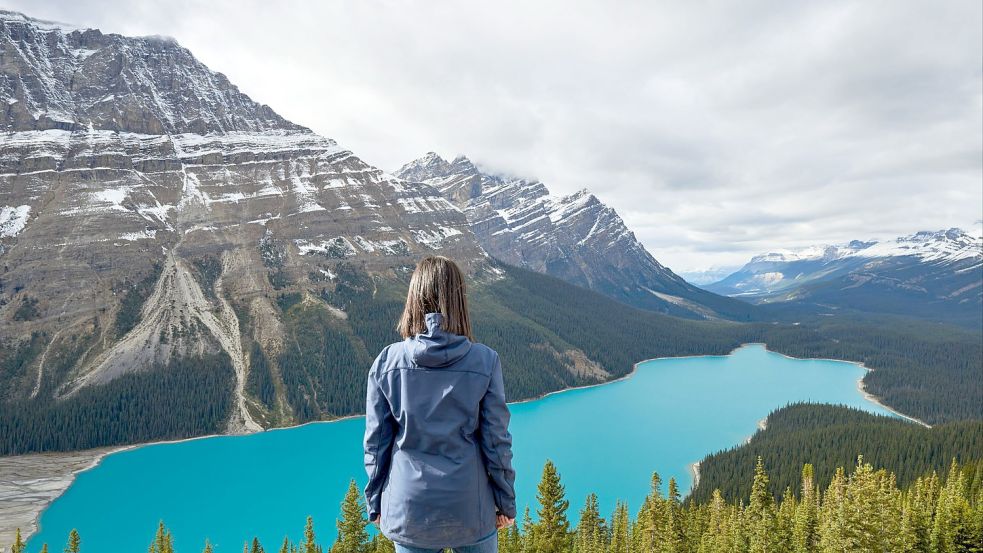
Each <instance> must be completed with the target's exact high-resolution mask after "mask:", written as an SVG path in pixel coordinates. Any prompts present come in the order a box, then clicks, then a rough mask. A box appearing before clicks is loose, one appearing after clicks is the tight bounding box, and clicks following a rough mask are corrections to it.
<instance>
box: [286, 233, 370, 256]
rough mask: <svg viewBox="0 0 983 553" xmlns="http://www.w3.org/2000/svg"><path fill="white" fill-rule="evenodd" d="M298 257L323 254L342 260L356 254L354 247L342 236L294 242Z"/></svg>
mask: <svg viewBox="0 0 983 553" xmlns="http://www.w3.org/2000/svg"><path fill="white" fill-rule="evenodd" d="M294 244H296V245H297V249H299V250H300V255H310V254H323V255H326V256H328V257H336V258H344V257H353V256H355V255H356V254H357V253H358V252H356V251H355V246H352V243H351V242H349V241H348V239H347V238H345V237H344V236H338V237H335V238H332V239H330V240H302V239H301V240H294Z"/></svg>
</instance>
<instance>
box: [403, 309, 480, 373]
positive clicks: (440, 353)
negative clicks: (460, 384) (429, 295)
mask: <svg viewBox="0 0 983 553" xmlns="http://www.w3.org/2000/svg"><path fill="white" fill-rule="evenodd" d="M425 319H426V323H427V331H426V332H423V333H421V334H417V335H416V336H414V337H412V338H409V340H410V341H411V342H413V345H412V350H411V351H412V352H413V353H412V355H413V362H414V363H416V364H417V365H418V366H421V367H446V366H448V365H452V364H454V363H455V362H457V360H459V359H460V358H462V357H464V356H465V355H467V353H468V351H470V350H471V340H468V337H467V336H461V335H459V334H451V333H449V332H447V331H446V330H444V328H443V324H444V315H443V314H442V313H427V314H426V316H425Z"/></svg>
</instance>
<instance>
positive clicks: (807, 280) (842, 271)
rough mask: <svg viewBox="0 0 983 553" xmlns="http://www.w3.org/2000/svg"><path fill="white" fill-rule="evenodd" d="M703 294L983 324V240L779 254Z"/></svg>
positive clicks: (925, 239)
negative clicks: (981, 314)
mask: <svg viewBox="0 0 983 553" xmlns="http://www.w3.org/2000/svg"><path fill="white" fill-rule="evenodd" d="M705 288H706V289H708V290H712V291H714V292H717V293H720V294H727V295H731V296H736V297H741V298H746V299H748V300H750V301H754V302H756V303H759V304H760V303H772V304H780V303H789V302H799V303H812V304H816V305H824V306H832V307H844V308H857V309H860V310H870V311H878V312H885V313H896V314H910V315H913V316H916V317H922V318H929V319H933V320H943V321H948V320H952V321H957V322H958V323H959V324H964V325H967V324H968V325H970V326H978V325H979V322H980V313H981V309H983V235H981V234H979V233H970V232H966V231H964V230H962V229H959V228H949V229H942V230H938V231H918V232H915V233H913V234H909V235H906V236H900V237H898V238H895V239H893V240H884V241H877V240H866V241H862V240H853V241H850V242H848V243H845V244H838V245H819V246H809V247H807V248H802V249H798V250H778V251H773V252H769V253H765V254H759V255H756V256H753V257H752V258H751V260H750V261H749V262H748V263H747V264H745V265H744V266H743V267H741V268H740V269H739V270H737V271H735V272H734V273H732V274H730V275H728V276H727V277H726V278H724V279H722V280H719V281H717V282H715V283H711V284H708V285H705ZM950 315H951V316H950Z"/></svg>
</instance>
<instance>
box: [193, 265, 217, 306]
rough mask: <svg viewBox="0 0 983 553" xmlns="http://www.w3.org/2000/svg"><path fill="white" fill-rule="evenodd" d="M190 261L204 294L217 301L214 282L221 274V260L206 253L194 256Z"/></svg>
mask: <svg viewBox="0 0 983 553" xmlns="http://www.w3.org/2000/svg"><path fill="white" fill-rule="evenodd" d="M191 263H192V265H194V268H195V278H197V279H198V284H199V285H200V286H201V289H202V291H204V292H205V296H206V297H207V298H208V299H210V300H212V301H217V299H218V298H216V296H215V282H216V281H217V280H218V277H220V276H222V261H221V260H219V258H217V257H214V256H210V255H208V256H204V257H196V258H194V259H192V260H191Z"/></svg>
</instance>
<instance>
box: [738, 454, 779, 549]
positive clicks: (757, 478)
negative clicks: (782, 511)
mask: <svg viewBox="0 0 983 553" xmlns="http://www.w3.org/2000/svg"><path fill="white" fill-rule="evenodd" d="M745 517H746V518H747V525H748V528H747V530H748V532H749V534H748V542H749V546H750V547H749V551H750V553H773V552H774V551H775V550H776V549H777V548H776V542H777V540H776V535H777V533H778V523H777V517H776V513H775V498H774V497H773V496H772V495H771V491H770V490H769V488H768V473H766V472H765V465H764V461H762V459H761V457H758V461H757V463H755V466H754V481H753V482H752V483H751V497H750V501H749V502H748V506H747V510H746V511H745Z"/></svg>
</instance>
